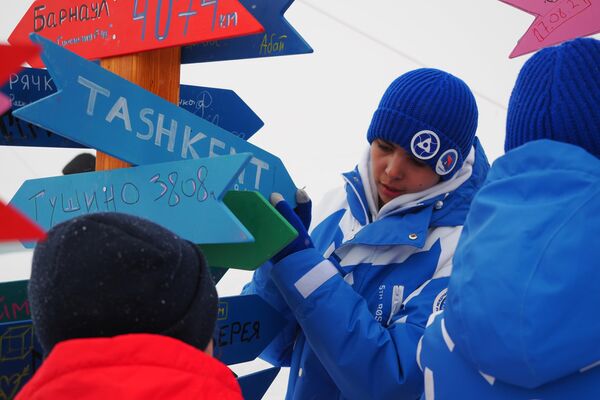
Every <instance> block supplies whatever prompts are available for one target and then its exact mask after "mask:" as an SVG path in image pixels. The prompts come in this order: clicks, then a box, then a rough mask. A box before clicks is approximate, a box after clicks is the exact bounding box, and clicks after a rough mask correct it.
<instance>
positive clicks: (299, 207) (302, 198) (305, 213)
mask: <svg viewBox="0 0 600 400" xmlns="http://www.w3.org/2000/svg"><path fill="white" fill-rule="evenodd" d="M294 211H296V214H297V215H298V217H300V221H302V224H303V225H304V228H306V230H307V231H308V228H310V221H311V219H312V200H311V199H310V197H308V193H306V191H305V190H304V189H298V190H297V191H296V208H295V209H294Z"/></svg>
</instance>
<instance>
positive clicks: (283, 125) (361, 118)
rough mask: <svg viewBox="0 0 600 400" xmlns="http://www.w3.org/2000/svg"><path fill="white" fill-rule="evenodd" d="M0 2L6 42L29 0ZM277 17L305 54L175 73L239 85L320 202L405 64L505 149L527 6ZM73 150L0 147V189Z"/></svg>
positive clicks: (386, 4) (433, 0)
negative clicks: (459, 93)
mask: <svg viewBox="0 0 600 400" xmlns="http://www.w3.org/2000/svg"><path fill="white" fill-rule="evenodd" d="M2 3H3V4H2V5H0V21H1V22H2V23H1V24H0V40H3V41H5V40H6V39H7V38H8V36H9V35H10V32H11V31H12V29H13V28H14V26H15V25H16V24H17V22H18V20H19V19H20V17H21V16H22V15H23V14H24V13H25V11H26V10H27V8H28V7H29V6H30V4H31V3H32V0H19V1H4V2H2ZM286 17H287V18H288V20H289V21H290V22H292V24H293V25H294V27H295V28H296V29H297V30H298V31H299V32H300V33H301V34H302V35H303V37H304V38H305V39H306V40H307V41H308V42H309V43H310V44H311V46H312V47H313V48H314V50H315V53H314V54H309V55H301V56H289V57H278V58H266V59H255V60H241V61H227V62H217V63H207V64H194V65H185V66H183V67H182V83H186V84H193V85H200V86H209V87H219V88H227V89H232V90H234V91H236V92H237V93H238V95H239V96H240V97H241V98H242V99H243V100H244V101H246V103H247V104H248V105H249V106H250V107H251V108H252V109H253V110H254V111H255V112H256V113H257V114H258V115H259V116H260V117H261V118H262V119H263V121H264V122H265V126H264V127H263V128H262V129H261V130H260V131H259V132H258V133H257V134H256V135H255V136H254V137H253V138H252V139H251V141H252V142H253V143H254V144H256V145H258V146H260V147H262V148H264V149H265V150H268V151H270V152H272V153H274V154H276V155H278V156H279V157H280V158H281V159H282V160H283V161H284V163H285V164H286V166H287V168H288V170H289V172H290V174H291V175H292V177H293V179H294V181H295V182H296V185H297V186H299V187H303V186H306V190H307V191H308V192H309V194H310V195H311V196H312V197H313V199H314V200H315V202H316V203H317V204H318V200H319V198H320V197H322V195H323V194H324V193H325V191H327V190H328V189H329V188H331V187H332V186H334V185H339V184H340V183H341V181H340V178H339V173H340V172H343V171H347V170H349V169H351V168H353V167H354V165H355V163H356V161H357V160H358V157H359V156H360V155H361V153H362V151H363V150H364V148H365V147H366V145H367V142H366V139H365V132H366V129H367V128H368V126H369V122H370V118H371V116H372V113H373V111H374V110H375V108H376V107H377V104H378V101H379V98H380V97H381V95H382V93H383V91H384V90H385V88H386V87H387V85H388V84H389V83H390V82H391V81H392V80H393V79H394V78H396V77H397V76H398V75H401V74H402V73H404V72H406V71H409V70H411V69H415V68H419V67H435V68H440V69H444V70H447V71H448V72H451V73H453V74H455V75H457V76H459V77H461V78H463V79H464V80H465V81H466V82H467V84H468V85H469V86H470V87H471V89H472V90H473V92H474V93H475V97H476V99H477V104H478V106H479V130H478V133H477V134H478V136H479V137H480V139H481V140H482V142H483V145H484V147H485V149H486V150H487V153H488V157H489V158H490V161H491V160H493V159H495V158H497V157H498V156H500V155H501V154H502V153H503V139H504V129H505V118H506V105H507V103H508V98H509V96H510V91H511V89H512V85H513V83H514V81H515V79H516V76H517V74H518V71H519V69H520V67H521V65H522V64H523V63H524V62H525V60H526V59H527V57H528V56H524V57H520V58H517V59H513V60H509V58H508V54H509V53H510V52H511V50H512V49H513V47H514V46H515V45H516V43H517V40H518V39H519V38H520V37H521V35H522V34H523V33H524V32H525V31H526V29H527V28H528V27H529V25H530V24H531V22H532V21H533V16H530V15H528V14H525V13H524V12H522V11H519V10H517V9H515V8H512V7H510V6H508V5H506V4H504V3H501V2H499V1H496V0H479V1H473V0H454V1H446V0H428V1H423V0H420V1H404V0H379V1H372V2H365V1H360V0H326V1H325V0H322V1H317V0H296V1H295V2H294V4H292V6H291V7H290V9H289V11H288V12H287V14H286ZM79 152H80V151H77V150H64V149H34V148H10V147H4V148H0V198H1V199H3V200H4V201H8V200H10V198H11V197H12V196H13V194H14V193H15V192H16V190H17V189H18V188H19V186H20V185H21V184H22V182H23V181H24V180H26V179H32V178H40V177H47V176H55V175H60V173H61V172H60V171H61V170H62V167H63V166H64V165H65V164H66V163H67V162H68V161H69V160H70V159H71V158H72V157H74V156H75V155H76V154H78V153H79ZM30 259H31V255H30V253H28V252H24V253H18V254H11V255H0V268H1V269H0V281H10V280H18V279H28V277H29V271H30V265H29V264H30ZM248 279H249V273H242V272H231V271H230V272H229V273H228V274H227V275H226V276H225V278H224V279H223V281H222V282H221V283H220V284H219V292H220V294H221V295H235V294H238V293H239V291H240V290H241V287H242V285H243V283H244V282H246V281H247V280H248ZM264 365H265V363H261V362H259V361H257V362H253V363H249V364H246V365H243V366H240V367H237V368H236V371H237V372H242V373H246V372H250V371H254V370H257V369H259V367H260V366H264ZM285 384H286V374H285V373H281V374H280V376H279V377H278V379H277V381H276V383H275V385H274V386H273V387H272V388H271V389H270V391H269V392H268V394H267V396H266V398H268V399H279V398H283V394H284V390H285Z"/></svg>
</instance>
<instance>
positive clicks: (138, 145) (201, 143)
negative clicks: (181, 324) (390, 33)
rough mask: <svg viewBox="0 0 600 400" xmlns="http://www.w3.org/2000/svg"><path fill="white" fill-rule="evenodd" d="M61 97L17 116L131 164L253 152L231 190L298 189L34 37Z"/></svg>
mask: <svg viewBox="0 0 600 400" xmlns="http://www.w3.org/2000/svg"><path fill="white" fill-rule="evenodd" d="M32 40H33V41H34V42H36V43H39V44H40V45H42V47H43V49H44V51H43V54H42V59H43V60H44V63H45V64H46V66H47V67H48V70H49V71H50V74H51V75H52V77H53V78H54V81H55V83H56V85H57V86H58V88H59V91H58V92H57V93H55V94H53V95H51V96H49V97H46V98H44V99H42V100H39V101H37V102H35V103H33V104H30V105H28V106H26V107H23V108H21V109H19V110H17V111H15V113H14V114H15V116H17V117H18V118H21V119H24V120H26V121H29V122H31V123H34V124H36V125H38V126H41V127H43V128H44V129H47V130H50V131H52V132H56V133H59V134H60V135H61V136H65V137H67V138H69V139H71V140H75V141H77V142H79V143H82V144H84V145H86V146H88V147H92V148H95V149H98V150H100V151H103V152H105V153H108V154H110V155H112V156H113V157H116V158H119V159H121V160H124V161H127V162H129V163H131V164H134V165H145V164H152V163H157V162H166V161H174V160H181V159H187V158H200V157H213V156H219V155H227V154H235V153H241V152H248V153H252V155H253V157H252V158H251V160H250V163H249V164H248V166H247V167H246V168H245V169H244V171H243V172H242V173H241V174H240V175H239V177H238V180H237V182H236V184H235V185H234V189H235V190H256V191H258V192H260V193H261V194H262V195H263V196H265V198H269V196H270V195H271V193H272V192H279V193H281V194H282V195H283V196H284V197H285V198H286V199H287V200H288V201H289V202H290V203H292V204H291V205H292V206H293V207H294V206H295V194H296V187H295V185H294V183H293V182H292V179H291V177H290V176H289V174H288V172H287V170H286V169H285V167H284V165H283V163H282V162H281V160H280V159H279V158H277V157H275V156H274V155H272V154H270V153H268V152H266V151H264V150H262V149H261V148H259V147H257V146H254V145H252V144H250V143H248V142H246V141H244V140H243V139H241V138H239V137H237V136H235V135H233V134H231V133H229V132H227V131H226V130H224V129H223V128H220V127H218V126H216V125H213V124H211V123H210V122H208V121H206V120H203V119H201V118H198V117H197V116H196V115H194V114H192V113H190V112H188V111H185V110H183V109H181V108H179V107H177V106H176V105H174V104H171V103H169V102H168V101H166V100H164V99H162V98H160V97H158V96H156V95H154V94H152V93H150V92H148V91H146V90H144V89H142V88H140V87H139V86H137V85H134V84H133V83H131V82H129V81H127V80H126V79H123V78H121V77H119V76H117V75H115V74H113V73H111V72H109V71H107V70H105V69H103V68H101V67H99V66H98V65H95V64H93V63H91V62H89V61H86V60H84V59H83V58H81V57H79V56H77V55H75V54H73V53H71V52H69V51H68V50H66V49H64V48H62V47H60V46H58V45H56V44H54V43H52V42H50V41H48V40H47V39H44V38H42V37H40V36H38V35H35V34H32Z"/></svg>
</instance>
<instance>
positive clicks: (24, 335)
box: [0, 281, 42, 399]
mask: <svg viewBox="0 0 600 400" xmlns="http://www.w3.org/2000/svg"><path fill="white" fill-rule="evenodd" d="M28 282H29V281H16V282H5V283H2V284H0V302H1V303H2V307H0V320H1V321H2V323H1V324H0V398H1V399H13V398H14V397H15V395H16V393H18V391H19V390H21V388H22V387H23V386H24V385H25V384H26V383H27V381H28V380H29V379H30V378H31V377H32V376H33V374H34V373H35V371H36V370H37V369H38V368H39V366H40V364H41V363H42V350H41V347H40V345H39V343H38V341H37V339H36V338H35V335H34V331H33V325H32V323H31V310H30V309H29V302H28V301H27V284H28Z"/></svg>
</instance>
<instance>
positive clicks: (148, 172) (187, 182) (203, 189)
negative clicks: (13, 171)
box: [11, 154, 254, 246]
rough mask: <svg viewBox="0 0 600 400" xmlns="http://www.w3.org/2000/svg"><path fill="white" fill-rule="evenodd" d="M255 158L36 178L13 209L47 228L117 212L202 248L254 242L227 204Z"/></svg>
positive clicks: (16, 198) (236, 157) (244, 156)
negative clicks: (229, 192)
mask: <svg viewBox="0 0 600 400" xmlns="http://www.w3.org/2000/svg"><path fill="white" fill-rule="evenodd" d="M250 158H251V155H249V154H238V155H233V156H224V157H215V158H204V159H199V160H186V161H177V162H170V163H161V164H153V165H145V166H140V167H135V168H126V169H116V170H111V171H101V172H89V173H85V174H74V175H67V176H59V177H54V178H42V179H32V180H28V181H25V183H23V185H22V186H21V187H20V188H19V190H18V191H17V193H16V194H15V196H14V197H13V199H12V200H11V204H12V205H13V206H15V207H16V208H18V209H19V210H21V211H22V212H23V213H25V214H26V215H27V216H29V217H30V218H31V219H32V220H34V221H36V222H37V223H38V224H39V225H40V226H42V227H43V228H45V229H50V228H51V227H52V226H54V225H56V224H58V223H60V222H62V221H65V220H67V219H70V218H73V217H76V216H79V215H83V214H88V213H93V212H101V211H118V212H122V213H126V214H132V215H137V216H140V217H144V218H147V219H149V220H151V221H154V222H156V223H158V224H160V225H162V226H164V227H166V228H168V229H170V230H172V231H173V232H175V233H177V234H178V235H180V236H181V237H183V238H185V239H187V240H190V241H192V242H194V243H198V244H206V243H241V242H251V241H253V240H254V238H253V236H252V234H251V233H250V232H249V231H248V230H247V229H246V228H245V227H244V225H242V223H241V222H240V221H239V220H238V219H237V218H236V217H235V215H234V214H233V213H232V212H231V211H230V210H229V209H228V208H227V207H226V206H225V205H224V204H223V203H222V198H223V195H224V193H225V191H226V190H227V189H228V188H229V187H230V186H231V185H232V184H233V181H234V180H235V178H236V176H237V175H238V174H239V172H240V170H242V169H243V168H244V166H245V165H247V163H248V162H249V160H250ZM207 226H210V229H206V227H207ZM26 246H32V244H26Z"/></svg>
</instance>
